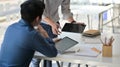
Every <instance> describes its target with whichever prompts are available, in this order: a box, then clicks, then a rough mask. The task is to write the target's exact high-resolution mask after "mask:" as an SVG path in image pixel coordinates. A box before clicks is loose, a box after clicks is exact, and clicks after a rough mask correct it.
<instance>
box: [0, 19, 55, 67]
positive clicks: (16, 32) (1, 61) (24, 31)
mask: <svg viewBox="0 0 120 67" xmlns="http://www.w3.org/2000/svg"><path fill="white" fill-rule="evenodd" d="M36 33H37V32H36V31H35V30H34V29H33V28H32V27H31V26H29V24H27V23H24V22H21V21H20V22H19V23H15V24H13V25H11V26H10V27H8V29H7V31H6V34H5V37H4V40H3V43H2V46H1V54H0V67H9V66H15V67H28V65H29V63H30V61H31V59H32V57H33V55H34V51H35V50H38V51H39V52H41V53H43V54H45V55H46V56H47V55H48V56H49V53H47V52H46V51H47V50H46V51H44V52H42V50H44V49H48V50H49V47H47V45H46V48H44V46H43V45H45V43H44V42H45V41H44V39H43V38H42V37H38V36H36V35H37V34H36ZM36 38H41V39H40V40H43V42H42V41H39V40H38V39H37V40H36ZM34 40H36V41H34ZM37 41H39V43H38V42H37ZM34 42H37V43H38V44H39V45H38V44H35V43H34ZM50 51H51V52H52V51H53V52H55V53H56V54H57V52H56V51H57V50H56V49H55V48H53V49H51V50H50ZM45 52H46V53H45ZM51 55H52V54H51ZM54 56H55V55H54Z"/></svg>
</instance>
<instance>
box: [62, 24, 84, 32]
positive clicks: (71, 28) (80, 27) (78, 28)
mask: <svg viewBox="0 0 120 67" xmlns="http://www.w3.org/2000/svg"><path fill="white" fill-rule="evenodd" d="M85 27H86V25H84V24H77V23H76V24H72V23H65V25H64V27H63V29H62V31H66V32H75V33H82V32H83V31H84V29H85Z"/></svg>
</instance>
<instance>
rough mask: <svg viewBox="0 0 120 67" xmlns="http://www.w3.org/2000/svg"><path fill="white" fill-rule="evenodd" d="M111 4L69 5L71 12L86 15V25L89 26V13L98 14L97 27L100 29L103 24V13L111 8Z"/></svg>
mask: <svg viewBox="0 0 120 67" xmlns="http://www.w3.org/2000/svg"><path fill="white" fill-rule="evenodd" d="M112 7H113V5H108V6H98V5H73V6H71V9H72V12H73V14H83V15H87V16H88V26H89V29H90V28H91V27H90V26H91V25H90V21H91V20H90V16H91V15H98V18H99V19H98V22H99V23H98V29H99V30H102V29H103V28H102V26H103V17H102V16H103V13H104V12H105V11H107V10H109V9H111V8H112Z"/></svg>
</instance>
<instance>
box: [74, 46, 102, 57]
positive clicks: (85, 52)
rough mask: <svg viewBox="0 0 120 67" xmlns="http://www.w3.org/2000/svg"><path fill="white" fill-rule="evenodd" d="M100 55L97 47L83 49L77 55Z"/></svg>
mask: <svg viewBox="0 0 120 67" xmlns="http://www.w3.org/2000/svg"><path fill="white" fill-rule="evenodd" d="M100 53H101V51H100V50H98V49H97V48H95V47H82V48H81V49H80V51H79V52H76V54H75V55H79V56H90V57H97V56H98V55H99V54H100Z"/></svg>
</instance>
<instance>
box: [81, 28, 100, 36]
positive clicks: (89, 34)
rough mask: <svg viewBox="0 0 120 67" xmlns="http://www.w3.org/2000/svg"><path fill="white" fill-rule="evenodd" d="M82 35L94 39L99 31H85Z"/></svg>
mask: <svg viewBox="0 0 120 67" xmlns="http://www.w3.org/2000/svg"><path fill="white" fill-rule="evenodd" d="M82 35H83V36H87V37H95V36H98V35H100V31H99V30H87V31H85V32H83V34H82Z"/></svg>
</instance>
